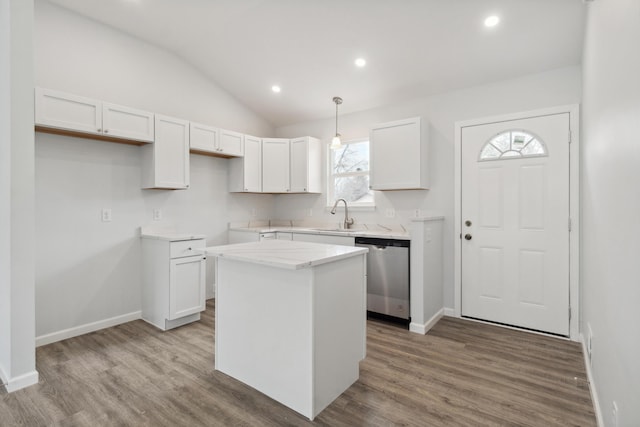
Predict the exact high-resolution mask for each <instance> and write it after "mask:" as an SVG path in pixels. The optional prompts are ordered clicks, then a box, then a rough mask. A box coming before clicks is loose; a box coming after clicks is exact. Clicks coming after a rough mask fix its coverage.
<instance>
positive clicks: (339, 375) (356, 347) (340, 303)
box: [313, 254, 367, 416]
mask: <svg viewBox="0 0 640 427" xmlns="http://www.w3.org/2000/svg"><path fill="white" fill-rule="evenodd" d="M365 262H366V257H365V255H364V254H362V255H358V256H355V257H351V258H347V259H344V260H340V261H336V262H332V263H329V264H323V265H320V266H318V267H316V268H315V269H314V277H313V278H314V283H313V311H314V351H313V353H314V367H313V371H314V411H313V412H314V416H315V415H317V414H319V413H320V412H321V411H322V410H323V409H324V408H325V407H327V406H328V405H329V404H330V403H331V402H332V401H333V400H335V399H336V398H337V397H338V396H340V394H342V393H343V392H344V391H345V390H346V389H348V388H349V387H350V386H351V385H352V384H353V383H354V382H355V381H357V380H358V378H359V371H360V369H359V362H360V360H362V359H363V358H364V354H363V348H365V347H366V316H367V314H366V281H365V275H366V271H367V270H366V264H365Z"/></svg>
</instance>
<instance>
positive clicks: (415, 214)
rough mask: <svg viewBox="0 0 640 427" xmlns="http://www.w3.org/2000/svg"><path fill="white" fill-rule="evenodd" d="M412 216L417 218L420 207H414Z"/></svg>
mask: <svg viewBox="0 0 640 427" xmlns="http://www.w3.org/2000/svg"><path fill="white" fill-rule="evenodd" d="M413 216H414V218H419V217H420V209H416V210H414V211H413Z"/></svg>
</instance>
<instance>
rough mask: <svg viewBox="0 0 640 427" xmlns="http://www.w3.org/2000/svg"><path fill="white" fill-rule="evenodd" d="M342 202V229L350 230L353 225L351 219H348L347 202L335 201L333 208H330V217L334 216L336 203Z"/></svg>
mask: <svg viewBox="0 0 640 427" xmlns="http://www.w3.org/2000/svg"><path fill="white" fill-rule="evenodd" d="M341 200H342V201H343V202H344V228H345V229H346V228H351V226H352V225H353V218H349V207H348V206H347V201H346V200H345V199H338V200H336V202H335V203H334V205H333V208H331V215H335V214H336V208H337V207H338V202H340V201H341Z"/></svg>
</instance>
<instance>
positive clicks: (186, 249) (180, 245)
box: [170, 239, 205, 258]
mask: <svg viewBox="0 0 640 427" xmlns="http://www.w3.org/2000/svg"><path fill="white" fill-rule="evenodd" d="M204 247H205V244H204V239H197V240H183V241H180V242H171V250H170V253H171V258H183V257H186V256H193V255H200V254H198V253H196V252H194V251H193V250H194V249H196V248H204Z"/></svg>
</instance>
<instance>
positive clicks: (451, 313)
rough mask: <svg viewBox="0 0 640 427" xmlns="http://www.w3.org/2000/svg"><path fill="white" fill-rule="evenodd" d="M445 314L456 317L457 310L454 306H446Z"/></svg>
mask: <svg viewBox="0 0 640 427" xmlns="http://www.w3.org/2000/svg"><path fill="white" fill-rule="evenodd" d="M444 315H445V316H449V317H456V310H455V309H453V308H449V307H445V308H444Z"/></svg>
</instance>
